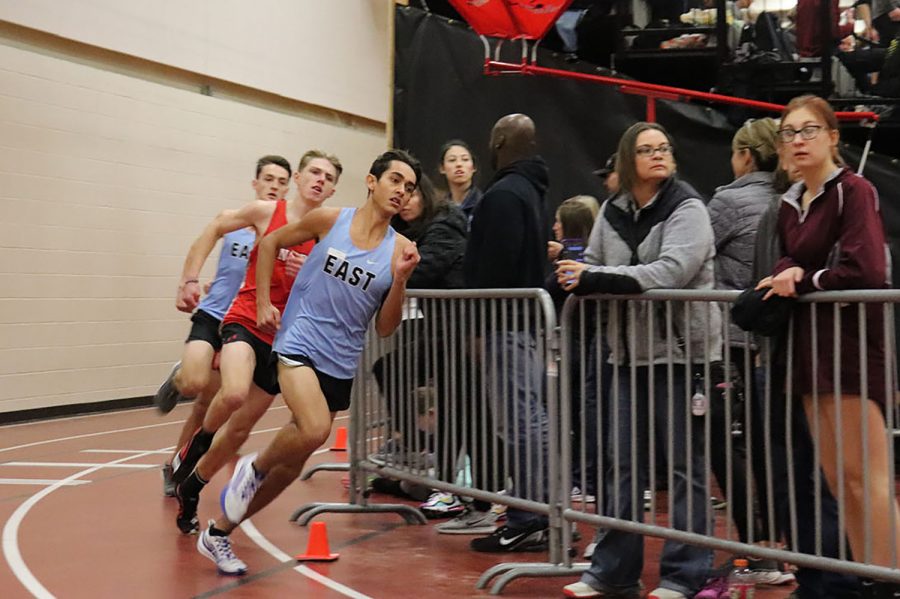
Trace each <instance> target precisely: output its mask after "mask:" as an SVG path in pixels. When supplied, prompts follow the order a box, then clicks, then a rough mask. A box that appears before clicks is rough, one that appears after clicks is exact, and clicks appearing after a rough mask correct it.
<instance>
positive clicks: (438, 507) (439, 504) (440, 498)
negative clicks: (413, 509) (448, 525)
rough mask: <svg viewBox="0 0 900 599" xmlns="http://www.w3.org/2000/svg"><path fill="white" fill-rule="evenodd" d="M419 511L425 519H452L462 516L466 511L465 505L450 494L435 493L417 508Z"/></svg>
mask: <svg viewBox="0 0 900 599" xmlns="http://www.w3.org/2000/svg"><path fill="white" fill-rule="evenodd" d="M419 509H420V510H421V511H422V513H423V514H425V517H426V518H452V517H454V516H458V515H460V514H462V513H463V512H464V511H465V510H466V504H464V503H463V502H462V501H460V500H459V497H457V496H456V495H454V494H452V493H444V492H443V491H435V492H434V493H432V494H431V495H429V496H428V500H427V501H425V502H423V503H422V504H421V505H420V506H419Z"/></svg>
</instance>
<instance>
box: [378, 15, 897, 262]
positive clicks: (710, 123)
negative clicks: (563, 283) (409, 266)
mask: <svg viewBox="0 0 900 599" xmlns="http://www.w3.org/2000/svg"><path fill="white" fill-rule="evenodd" d="M395 45H396V58H395V86H394V145H395V146H396V147H400V148H406V149H409V150H410V151H412V152H413V153H414V154H415V155H416V156H417V157H418V158H419V159H420V160H421V161H422V163H423V166H424V168H425V171H426V172H427V173H428V174H429V175H431V176H432V177H434V178H435V182H436V183H438V184H442V183H443V179H442V178H441V177H440V176H439V175H438V173H437V166H438V152H439V150H440V146H441V144H443V143H444V142H446V141H447V140H449V139H452V138H460V139H463V140H465V141H466V142H468V143H469V145H470V146H471V147H472V149H473V151H474V153H475V159H476V163H477V166H478V174H477V179H476V180H477V183H478V184H479V186H480V187H481V188H482V189H484V188H485V187H486V186H487V185H488V183H489V182H490V179H491V176H492V175H493V172H492V170H491V167H490V163H489V160H488V148H487V145H488V138H489V136H490V130H491V127H492V126H493V124H494V122H495V121H496V120H497V119H498V118H500V117H502V116H503V115H506V114H510V113H513V112H522V113H525V114H527V115H529V116H531V117H532V118H533V119H534V121H535V124H536V125H537V132H538V145H539V149H540V154H541V155H542V156H543V157H544V158H545V159H546V160H547V163H548V164H549V166H550V191H549V195H548V200H549V206H548V208H549V209H551V210H552V209H555V207H556V206H557V205H559V203H560V202H561V201H562V200H564V199H566V198H568V197H571V196H573V195H577V194H582V193H586V194H591V195H595V196H597V197H598V199H603V196H604V192H603V187H602V185H601V183H600V180H599V179H598V178H597V177H595V176H593V175H592V174H591V171H592V170H594V169H596V168H598V167H600V166H602V165H603V163H604V162H605V161H606V158H607V157H608V156H609V155H610V154H611V153H612V152H613V151H615V148H616V146H617V144H618V141H619V137H620V136H621V134H622V133H623V132H624V131H625V129H627V128H628V127H629V126H630V125H631V124H633V123H635V122H636V121H639V120H643V119H644V118H645V117H646V101H645V100H644V98H642V97H639V96H632V95H626V94H622V93H620V92H618V91H616V90H615V89H613V88H611V87H608V86H604V85H599V84H593V83H586V82H580V81H572V80H566V79H557V78H551V77H524V76H519V75H502V76H486V75H484V74H483V72H482V65H483V63H484V46H483V45H482V43H481V40H480V39H479V38H478V36H477V35H476V34H475V33H474V32H473V31H471V30H470V29H469V28H468V26H467V25H466V24H465V23H464V22H461V21H453V20H449V19H447V18H445V17H442V16H439V15H434V14H430V13H427V12H425V11H423V10H421V9H418V8H407V7H399V6H398V7H397V12H396V42H395ZM538 54H539V57H538V63H539V64H540V65H541V66H545V67H554V68H560V69H566V70H581V71H585V72H587V71H589V69H590V68H592V67H591V66H590V65H586V64H583V63H579V64H577V65H572V64H568V63H566V62H564V61H563V60H562V59H561V58H558V57H556V56H554V55H553V54H552V53H550V52H542V51H540V50H539V51H538ZM520 55H521V46H520V45H519V44H518V43H514V42H506V43H505V44H504V48H503V51H502V56H501V59H502V60H506V61H509V62H518V61H519V59H520ZM770 116H772V115H770ZM657 121H658V122H659V123H661V124H662V125H663V126H665V127H666V129H668V130H669V132H670V133H671V135H672V137H673V138H674V140H675V146H676V160H677V162H678V171H679V174H680V176H681V177H682V178H684V179H685V180H687V181H688V182H690V183H691V184H692V185H694V187H696V188H697V190H698V191H700V192H701V193H702V194H704V195H705V196H706V198H705V199H707V200H708V199H709V197H710V196H711V195H712V193H713V191H714V190H715V188H716V187H717V186H719V185H724V184H725V183H728V182H730V181H731V180H732V179H733V175H732V173H731V166H730V162H729V159H730V156H731V138H732V136H733V135H734V132H735V129H734V126H733V125H731V124H730V123H729V122H728V120H727V118H726V117H725V109H724V108H722V109H719V108H718V107H707V106H703V105H697V104H687V103H682V102H665V101H659V102H657ZM875 135H876V136H877V135H879V131H878V130H876V132H875ZM842 152H843V154H844V156H845V158H846V159H847V161H848V162H849V163H850V164H851V166H855V165H856V164H857V161H858V160H859V156H860V155H861V149H860V148H858V147H853V146H844V147H843V148H842ZM865 175H866V177H868V178H869V180H871V181H872V182H873V183H874V184H875V186H876V187H877V188H878V191H879V194H880V195H881V203H882V210H883V214H884V220H885V228H886V229H887V232H888V235H889V237H890V239H891V241H892V245H893V246H894V247H897V248H900V167H898V165H897V162H896V160H894V161H892V160H891V159H889V158H885V157H884V156H876V155H870V156H869V160H868V162H867V165H866V172H865ZM897 255H898V256H900V252H898V253H897ZM895 264H897V265H898V268H895V269H894V271H895V273H896V272H897V271H898V270H900V262H896V261H895Z"/></svg>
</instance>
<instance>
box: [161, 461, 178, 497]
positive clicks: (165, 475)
mask: <svg viewBox="0 0 900 599" xmlns="http://www.w3.org/2000/svg"><path fill="white" fill-rule="evenodd" d="M162 479H163V495H165V496H166V497H175V486H176V485H175V481H174V480H172V466H171V465H169V464H163V467H162Z"/></svg>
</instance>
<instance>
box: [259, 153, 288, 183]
mask: <svg viewBox="0 0 900 599" xmlns="http://www.w3.org/2000/svg"><path fill="white" fill-rule="evenodd" d="M269 164H274V165H276V166H280V167H281V168H283V169H284V170H286V171H287V172H288V177H290V176H291V163H290V162H288V161H287V158H285V157H284V156H279V155H277V154H267V155H265V156H263V157H262V158H260V159H259V160H257V161H256V178H257V179H258V178H259V174H260V173H261V172H262V170H263V168H265V167H266V165H269Z"/></svg>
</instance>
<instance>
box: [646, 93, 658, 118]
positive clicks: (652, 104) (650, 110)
mask: <svg viewBox="0 0 900 599" xmlns="http://www.w3.org/2000/svg"><path fill="white" fill-rule="evenodd" d="M647 122H648V123H655V122H656V98H654V97H653V96H647Z"/></svg>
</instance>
